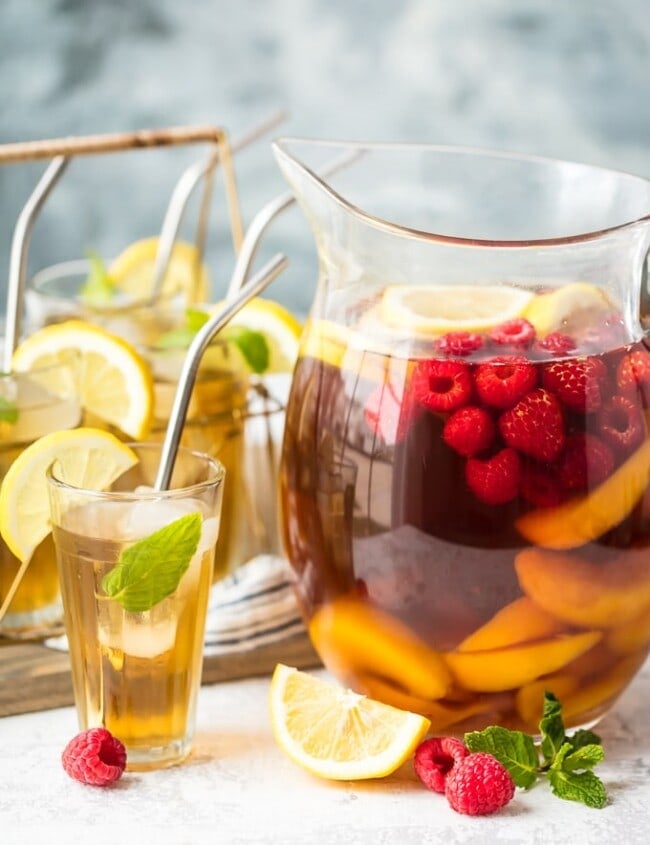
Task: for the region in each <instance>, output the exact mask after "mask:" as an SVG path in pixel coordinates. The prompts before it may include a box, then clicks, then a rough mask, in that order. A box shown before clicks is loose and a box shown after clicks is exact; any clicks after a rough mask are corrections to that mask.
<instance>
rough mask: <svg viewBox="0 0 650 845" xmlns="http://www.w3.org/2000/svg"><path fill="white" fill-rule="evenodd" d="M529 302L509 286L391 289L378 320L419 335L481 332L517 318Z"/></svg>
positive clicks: (528, 295) (527, 296)
mask: <svg viewBox="0 0 650 845" xmlns="http://www.w3.org/2000/svg"><path fill="white" fill-rule="evenodd" d="M532 298H533V294H532V293H530V291H527V290H523V289H521V288H516V287H512V286H509V285H485V286H480V285H393V286H390V287H387V288H386V289H385V290H384V293H383V296H382V298H381V302H380V307H379V315H378V316H379V319H380V320H381V322H382V323H383V324H384V325H385V326H388V327H391V328H396V329H402V330H405V331H408V332H412V333H415V334H419V335H427V336H437V335H443V334H446V333H447V332H455V331H468V332H481V331H487V330H489V329H491V328H492V327H493V326H496V325H498V324H499V323H503V322H505V321H506V320H512V319H514V318H515V317H520V316H521V315H522V314H523V313H524V312H525V310H526V308H527V306H528V304H529V303H530V301H531V300H532Z"/></svg>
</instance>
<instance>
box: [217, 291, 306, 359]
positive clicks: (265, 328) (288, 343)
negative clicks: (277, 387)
mask: <svg viewBox="0 0 650 845" xmlns="http://www.w3.org/2000/svg"><path fill="white" fill-rule="evenodd" d="M223 305H224V302H223V301H222V302H218V303H217V304H216V305H214V306H213V307H212V310H211V313H216V312H217V311H219V310H221V308H223ZM228 326H241V327H243V328H247V329H250V330H251V331H256V332H259V333H260V334H262V335H264V337H265V339H266V342H267V344H268V347H269V365H268V367H267V369H266V370H265V372H266V373H290V372H291V371H292V370H293V365H294V364H295V363H296V358H297V357H298V345H299V341H300V335H301V333H302V325H301V324H300V322H299V321H298V320H297V319H296V318H295V317H294V316H293V314H292V313H291V312H290V311H288V310H287V309H286V308H285V307H284V306H282V305H280V303H279V302H273V301H272V300H270V299H261V298H257V299H253V300H251V301H250V302H249V303H248V304H247V305H245V306H244V307H243V308H242V309H241V311H239V313H238V314H236V315H235V316H234V317H233V318H232V320H231V321H230V322H229V323H228Z"/></svg>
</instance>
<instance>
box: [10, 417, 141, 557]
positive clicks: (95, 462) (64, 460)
mask: <svg viewBox="0 0 650 845" xmlns="http://www.w3.org/2000/svg"><path fill="white" fill-rule="evenodd" d="M54 461H57V462H58V463H59V465H60V477H61V478H62V479H64V480H65V481H66V482H67V483H69V484H72V485H74V486H75V487H83V488H84V489H88V490H105V489H106V488H107V487H109V486H110V485H111V483H112V482H113V481H114V480H115V479H116V478H118V477H119V476H120V475H122V473H123V472H125V471H126V470H127V469H129V467H132V466H133V465H134V464H136V463H137V461H138V457H137V455H136V454H135V452H133V451H131V449H129V448H128V446H125V445H124V443H122V442H121V441H120V440H118V439H117V437H115V436H114V435H112V434H109V433H108V432H106V431H100V430H99V429H94V428H76V429H70V430H68V431H55V432H53V433H52V434H46V435H45V436H44V437H41V438H39V439H38V440H36V441H35V442H34V443H32V444H31V446H28V447H27V448H26V449H25V451H24V452H22V453H21V454H20V455H19V456H18V457H17V458H16V460H15V461H14V462H13V463H12V465H11V466H10V467H9V470H8V472H7V474H6V475H5V477H4V479H3V481H2V487H0V534H2V538H3V539H4V541H5V543H6V544H7V546H8V547H9V549H10V550H11V552H12V553H13V554H14V555H15V556H16V557H17V558H18V559H19V560H21V561H26V560H29V559H30V558H31V556H32V554H33V553H34V550H35V549H36V547H37V546H38V545H39V543H41V542H42V541H43V540H44V539H45V537H46V536H47V535H48V534H49V532H50V509H49V499H48V491H47V482H46V480H45V478H46V472H47V469H48V467H50V466H51V465H52V463H54Z"/></svg>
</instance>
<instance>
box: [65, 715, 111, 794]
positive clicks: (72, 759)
mask: <svg viewBox="0 0 650 845" xmlns="http://www.w3.org/2000/svg"><path fill="white" fill-rule="evenodd" d="M61 762H62V763H63V768H64V769H65V770H66V772H67V773H68V774H69V775H70V777H71V778H74V779H75V780H78V781H80V783H86V784H89V785H90V786H108V785H109V784H111V783H113V782H114V781H116V780H119V778H121V777H122V774H123V772H124V769H125V768H126V749H125V748H124V746H123V745H122V743H121V742H120V740H119V739H117V737H114V736H113V735H112V734H111V733H110V731H107V730H106V728H90V729H89V730H87V731H83V732H82V733H80V734H77V736H75V737H74V738H73V739H71V740H70V742H69V743H68V744H67V745H66V747H65V749H64V751H63V754H62V755H61Z"/></svg>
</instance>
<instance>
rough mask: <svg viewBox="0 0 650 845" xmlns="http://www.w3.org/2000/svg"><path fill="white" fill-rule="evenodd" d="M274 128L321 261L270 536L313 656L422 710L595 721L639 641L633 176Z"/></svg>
mask: <svg viewBox="0 0 650 845" xmlns="http://www.w3.org/2000/svg"><path fill="white" fill-rule="evenodd" d="M345 146H346V145H340V144H329V143H320V142H311V141H304V140H295V139H285V140H280V141H278V142H277V143H276V145H275V154H276V157H277V159H278V162H279V164H280V167H281V169H282V171H283V173H284V175H285V176H286V178H287V180H288V181H289V183H290V184H291V186H292V188H293V190H294V192H295V194H296V197H297V198H298V200H299V202H300V203H301V205H302V207H303V209H304V211H305V213H306V215H307V217H308V218H309V221H310V223H311V227H312V229H313V232H314V236H315V239H316V244H317V249H318V259H319V267H320V276H319V282H318V288H317V291H316V296H315V301H314V304H313V307H312V310H311V313H310V317H309V320H308V322H307V325H306V328H305V332H304V335H303V338H302V344H301V353H300V357H299V360H298V363H297V366H296V370H295V375H294V381H293V387H292V393H291V397H290V400H289V405H288V411H287V422H286V433H285V441H284V449H283V459H282V470H281V499H282V513H283V516H282V523H283V539H284V544H285V548H286V552H287V555H288V557H289V560H290V563H291V565H292V568H293V570H294V572H295V581H296V589H297V594H298V598H299V601H300V604H301V607H302V611H303V613H304V616H305V619H306V621H307V623H308V625H309V631H310V635H311V637H312V640H313V642H314V644H315V646H316V648H317V650H318V652H319V653H320V656H321V657H322V659H323V661H324V663H325V665H326V666H327V667H328V668H329V669H330V670H331V671H332V672H333V673H334V674H335V675H337V676H338V677H339V679H340V680H341V681H342V682H343V683H345V684H346V685H348V686H350V687H352V688H353V689H355V690H357V691H358V692H360V693H364V694H367V695H369V696H372V697H374V698H378V699H380V700H383V701H385V702H387V703H389V704H393V705H395V706H397V707H401V708H404V709H408V710H412V711H417V712H420V713H422V714H424V715H426V716H428V717H429V718H430V719H431V722H432V730H433V731H443V730H444V731H446V732H454V733H462V732H464V731H466V730H471V729H480V728H482V727H484V726H486V725H488V724H494V723H498V724H502V725H505V726H507V727H509V728H517V729H524V730H527V731H533V732H536V730H537V725H538V722H539V718H540V716H541V712H542V704H543V696H544V691H549V692H553V693H554V694H555V695H556V696H557V697H558V698H559V699H560V700H561V702H562V703H563V706H564V715H565V719H566V722H567V724H569V725H572V726H578V725H581V726H587V725H593V724H595V723H596V722H597V721H598V719H599V718H600V717H601V716H602V715H603V714H604V713H605V712H606V711H607V710H608V708H609V707H610V706H611V705H612V703H613V702H614V701H615V699H616V698H617V697H618V696H619V695H620V693H621V692H622V690H623V689H624V688H625V687H626V686H627V684H628V683H629V682H630V680H631V679H632V678H633V677H634V675H635V673H636V672H637V671H638V670H639V668H640V667H641V665H642V664H643V662H644V660H645V658H646V655H647V653H648V649H649V647H650V487H649V484H648V481H649V478H650V437H649V431H650V351H649V343H648V336H647V329H648V327H650V322H649V321H650V306H649V297H650V292H649V291H648V272H647V268H648V250H649V248H650V182H648V181H646V180H644V179H641V178H637V177H634V176H630V175H626V174H623V173H617V172H611V171H607V170H603V169H599V168H595V167H590V166H585V165H580V164H573V163H566V162H560V161H551V160H545V159H540V158H533V157H525V156H514V155H505V154H499V153H493V152H485V151H476V150H465V149H454V148H441V147H431V146H394V145H393V146H388V145H364V146H358V147H353V148H352V149H351V156H350V158H351V163H350V164H349V166H348V167H347V168H346V169H345V170H343V171H340V172H339V173H338V174H337V175H336V176H335V177H333V178H332V179H331V180H329V181H328V182H325V181H323V180H322V179H320V178H319V177H318V176H317V170H318V168H319V166H320V165H321V163H322V162H323V161H327V160H329V159H331V158H332V157H333V156H334V155H335V154H336V153H337V152H340V151H341V148H342V147H343V148H344V147H345Z"/></svg>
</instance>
